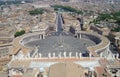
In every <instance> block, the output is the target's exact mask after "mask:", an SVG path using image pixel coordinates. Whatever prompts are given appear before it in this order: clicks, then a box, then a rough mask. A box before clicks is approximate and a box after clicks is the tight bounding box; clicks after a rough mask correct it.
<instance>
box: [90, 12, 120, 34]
mask: <svg viewBox="0 0 120 77" xmlns="http://www.w3.org/2000/svg"><path fill="white" fill-rule="evenodd" d="M101 21H104V22H109V23H115V24H118V25H120V11H119V12H114V13H109V14H108V13H104V14H99V16H98V17H97V18H96V19H94V20H93V21H92V22H90V23H94V24H99V23H100V22H101ZM111 31H115V32H119V31H120V26H116V27H115V28H113V29H112V30H111Z"/></svg>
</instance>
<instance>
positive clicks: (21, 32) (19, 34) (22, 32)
mask: <svg viewBox="0 0 120 77" xmlns="http://www.w3.org/2000/svg"><path fill="white" fill-rule="evenodd" d="M23 34H25V30H21V31H17V32H16V33H15V35H14V37H18V36H21V35H23Z"/></svg>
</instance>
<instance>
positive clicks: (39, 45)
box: [9, 14, 118, 77]
mask: <svg viewBox="0 0 120 77" xmlns="http://www.w3.org/2000/svg"><path fill="white" fill-rule="evenodd" d="M109 44H110V42H109V40H108V39H107V38H106V37H104V36H101V35H99V34H97V33H91V32H86V31H82V30H81V26H79V28H77V29H74V34H73V33H71V32H66V31H65V30H64V28H63V19H62V15H61V14H57V15H56V27H55V31H54V32H50V33H49V31H48V30H47V28H46V30H43V29H42V30H41V32H33V33H27V34H24V35H23V36H20V37H17V38H15V40H14V41H13V47H14V48H13V52H12V61H11V62H10V64H9V66H10V67H9V70H10V71H12V72H14V74H15V73H17V72H16V71H19V72H21V73H22V76H24V74H25V75H26V74H27V73H26V72H29V71H31V69H32V70H34V71H37V72H36V73H34V72H33V73H32V72H31V74H30V73H29V74H28V75H30V76H32V75H35V76H33V77H56V76H57V75H58V72H57V71H59V73H60V76H58V77H75V76H74V75H76V77H86V74H87V77H91V76H97V77H102V74H106V75H107V76H108V77H109V74H108V73H107V72H106V71H105V70H104V68H103V66H104V65H107V64H108V63H107V60H106V58H108V57H109V54H110V50H109ZM112 56H113V57H114V56H118V55H112ZM114 58H115V57H114ZM71 62H72V63H71ZM103 62H105V63H103ZM78 67H79V68H78ZM110 67H111V66H110ZM69 69H71V70H72V69H74V70H75V71H71V70H69ZM81 69H82V70H83V71H82V72H80V71H81ZM99 69H101V70H103V71H99ZM25 70H28V71H25ZM55 70H56V71H55ZM22 71H24V73H23V72H22ZM93 71H94V72H93ZM12 72H11V73H10V75H11V74H12ZM62 72H66V73H64V74H63V73H62ZM71 72H72V73H71ZM68 73H69V74H68ZM101 73H102V74H101ZM20 75H21V74H20ZM36 75H37V76H36ZM69 75H70V76H69ZM24 77H27V76H24Z"/></svg>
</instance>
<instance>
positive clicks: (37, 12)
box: [29, 8, 44, 15]
mask: <svg viewBox="0 0 120 77" xmlns="http://www.w3.org/2000/svg"><path fill="white" fill-rule="evenodd" d="M43 13H44V9H42V8H38V9H34V10H32V11H29V14H30V15H38V14H43Z"/></svg>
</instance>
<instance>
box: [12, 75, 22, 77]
mask: <svg viewBox="0 0 120 77" xmlns="http://www.w3.org/2000/svg"><path fill="white" fill-rule="evenodd" d="M12 77H22V75H12Z"/></svg>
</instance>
